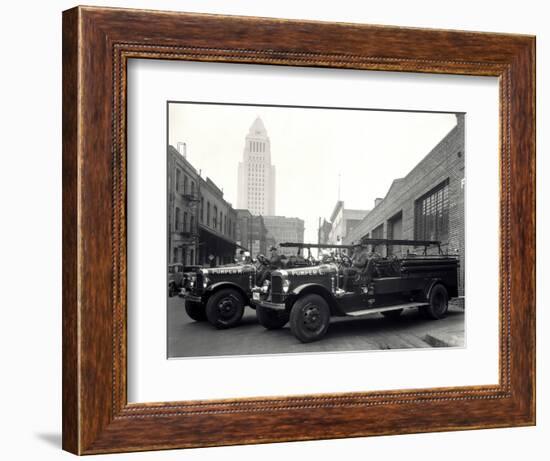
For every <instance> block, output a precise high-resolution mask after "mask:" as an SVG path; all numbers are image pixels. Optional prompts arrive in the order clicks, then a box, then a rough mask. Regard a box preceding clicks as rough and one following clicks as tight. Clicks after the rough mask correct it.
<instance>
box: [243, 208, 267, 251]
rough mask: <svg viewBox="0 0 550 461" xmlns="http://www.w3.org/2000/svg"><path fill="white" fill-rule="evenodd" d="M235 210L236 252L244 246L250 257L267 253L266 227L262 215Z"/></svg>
mask: <svg viewBox="0 0 550 461" xmlns="http://www.w3.org/2000/svg"><path fill="white" fill-rule="evenodd" d="M236 212H237V232H236V242H237V245H238V247H237V253H238V252H239V250H240V249H242V248H246V249H247V250H248V251H250V255H251V256H252V257H254V258H255V257H256V256H257V255H258V254H260V253H261V254H263V255H265V254H266V253H267V228H266V227H265V224H264V220H263V217H262V216H254V215H253V214H252V213H250V211H248V210H239V209H238V210H236Z"/></svg>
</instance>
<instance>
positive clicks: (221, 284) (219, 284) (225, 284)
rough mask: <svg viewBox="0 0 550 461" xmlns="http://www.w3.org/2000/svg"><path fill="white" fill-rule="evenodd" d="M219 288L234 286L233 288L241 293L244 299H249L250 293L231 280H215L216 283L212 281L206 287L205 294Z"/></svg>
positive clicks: (209, 293) (208, 294)
mask: <svg viewBox="0 0 550 461" xmlns="http://www.w3.org/2000/svg"><path fill="white" fill-rule="evenodd" d="M221 288H234V289H235V290H237V291H238V292H239V293H241V294H242V295H243V297H244V299H245V301H249V300H250V293H248V292H247V291H245V290H243V289H242V287H241V286H240V285H237V284H236V283H233V282H216V283H213V284H212V285H208V287H207V288H206V290H205V294H206V296H207V297H208V296H210V295H211V294H212V293H214V292H215V291H218V290H219V289H221Z"/></svg>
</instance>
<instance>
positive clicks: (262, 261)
mask: <svg viewBox="0 0 550 461" xmlns="http://www.w3.org/2000/svg"><path fill="white" fill-rule="evenodd" d="M258 262H259V263H260V264H261V265H262V266H267V265H268V264H269V261H268V260H267V258H266V257H265V256H264V255H262V254H259V255H258Z"/></svg>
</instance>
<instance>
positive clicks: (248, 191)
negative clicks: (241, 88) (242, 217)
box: [237, 117, 275, 216]
mask: <svg viewBox="0 0 550 461" xmlns="http://www.w3.org/2000/svg"><path fill="white" fill-rule="evenodd" d="M237 207H238V208H244V209H247V210H248V211H250V213H252V214H253V215H269V216H273V215H275V167H274V166H273V165H272V164H271V143H270V141H269V137H268V136H267V131H266V129H265V126H264V124H263V122H262V119H261V118H260V117H257V118H256V120H254V123H253V124H252V126H251V127H250V130H249V131H248V135H247V136H246V139H245V145H244V151H243V161H242V162H239V187H238V196H237Z"/></svg>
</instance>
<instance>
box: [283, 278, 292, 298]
mask: <svg viewBox="0 0 550 461" xmlns="http://www.w3.org/2000/svg"><path fill="white" fill-rule="evenodd" d="M289 288H290V282H289V281H288V279H284V280H283V293H285V294H286V293H288V289H289Z"/></svg>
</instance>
